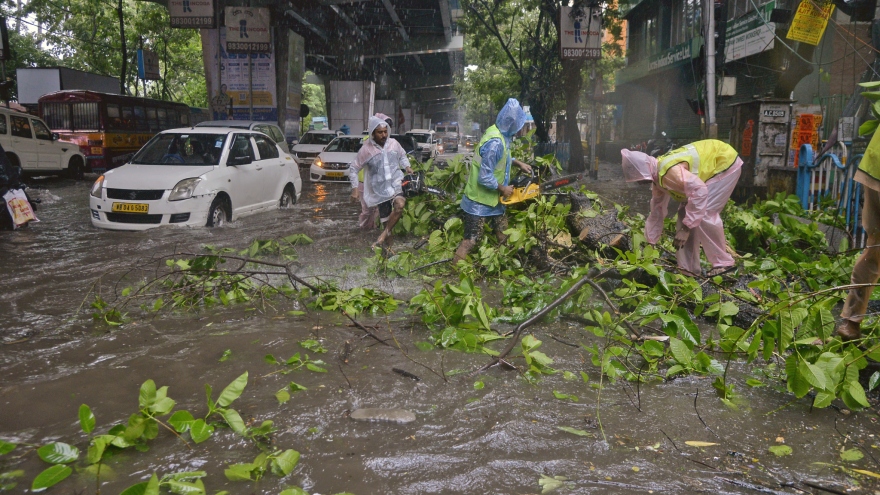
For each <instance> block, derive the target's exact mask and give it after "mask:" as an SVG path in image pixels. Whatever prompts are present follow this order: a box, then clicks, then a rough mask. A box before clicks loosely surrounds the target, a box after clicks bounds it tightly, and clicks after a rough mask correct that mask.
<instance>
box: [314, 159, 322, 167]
mask: <svg viewBox="0 0 880 495" xmlns="http://www.w3.org/2000/svg"><path fill="white" fill-rule="evenodd" d="M314 164H315V166H316V167H320V168H324V162H322V161H321V159H320V158H315V161H314Z"/></svg>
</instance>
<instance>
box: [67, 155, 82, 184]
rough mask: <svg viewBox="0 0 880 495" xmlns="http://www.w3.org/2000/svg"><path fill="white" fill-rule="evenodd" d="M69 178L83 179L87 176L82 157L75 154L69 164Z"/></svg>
mask: <svg viewBox="0 0 880 495" xmlns="http://www.w3.org/2000/svg"><path fill="white" fill-rule="evenodd" d="M66 175H67V178H68V179H73V180H83V177H84V176H85V167H83V163H82V159H80V157H78V156H74V157H72V158H71V159H70V162H69V163H68V164H67V174H66Z"/></svg>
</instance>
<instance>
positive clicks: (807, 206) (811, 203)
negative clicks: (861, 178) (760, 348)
mask: <svg viewBox="0 0 880 495" xmlns="http://www.w3.org/2000/svg"><path fill="white" fill-rule="evenodd" d="M841 155H842V156H843V160H841V158H840V156H838V155H837V154H834V153H825V154H823V155H822V156H820V157H819V158H818V159H814V156H815V154H814V152H813V147H812V146H811V145H809V144H804V145H802V146H801V149H800V150H799V155H798V176H797V189H796V193H797V196H798V198H800V200H801V207H802V208H803V209H804V210H807V211H813V210H815V209H817V208H819V207H820V205H821V203H822V202H823V201H826V200H827V199H831V200H832V201H834V202H835V203H836V205H837V214H838V215H840V214H842V215H844V221H845V227H844V228H845V229H846V231H847V232H848V233H849V234H850V236H852V239H853V240H854V244H855V246H853V247H862V246H864V243H865V235H864V229H863V228H862V223H861V213H862V210H861V208H862V206H861V205H862V185H861V184H859V183H858V182H855V181H854V180H853V175H854V174H855V171H856V170H857V169H858V167H859V162H861V161H862V156H863V155H855V156H854V157H853V158H852V160H847V159H846V148H845V147H844V148H843V153H841Z"/></svg>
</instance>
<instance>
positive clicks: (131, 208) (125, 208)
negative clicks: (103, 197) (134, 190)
mask: <svg viewBox="0 0 880 495" xmlns="http://www.w3.org/2000/svg"><path fill="white" fill-rule="evenodd" d="M111 210H113V211H119V212H124V213H149V212H150V205H148V204H144V203H113V206H112V207H111Z"/></svg>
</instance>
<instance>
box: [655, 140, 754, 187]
mask: <svg viewBox="0 0 880 495" xmlns="http://www.w3.org/2000/svg"><path fill="white" fill-rule="evenodd" d="M736 157H737V152H736V150H735V149H734V148H733V146H731V145H729V144H727V143H725V142H724V141H719V140H717V139H704V140H702V141H695V142H693V143H691V144H686V145H684V146H682V147H681V148H676V149H674V150H672V151H670V152H669V153H666V154H665V155H662V156H661V157H660V158H658V159H657V175H658V180H659V185H660V187H663V189H666V187H664V186H663V176H665V175H666V173H667V172H669V169H671V168H672V167H674V166H676V165H678V164H679V163H681V162H685V163H687V164H688V171H690V173H692V174H694V175H696V176H697V177H699V178H700V180H702V181H703V182H706V181H707V180H709V179H711V178H712V177H715V176H716V175H718V174H720V173H721V172H724V171H725V170H727V169H728V168H730V166H731V165H733V162H735V161H736ZM667 191H669V190H668V189H667ZM669 193H670V194H671V195H672V197H673V198H675V199H676V200H678V201H682V200H683V199H684V196H682V195H681V194H678V193H675V192H673V191H669Z"/></svg>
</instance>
